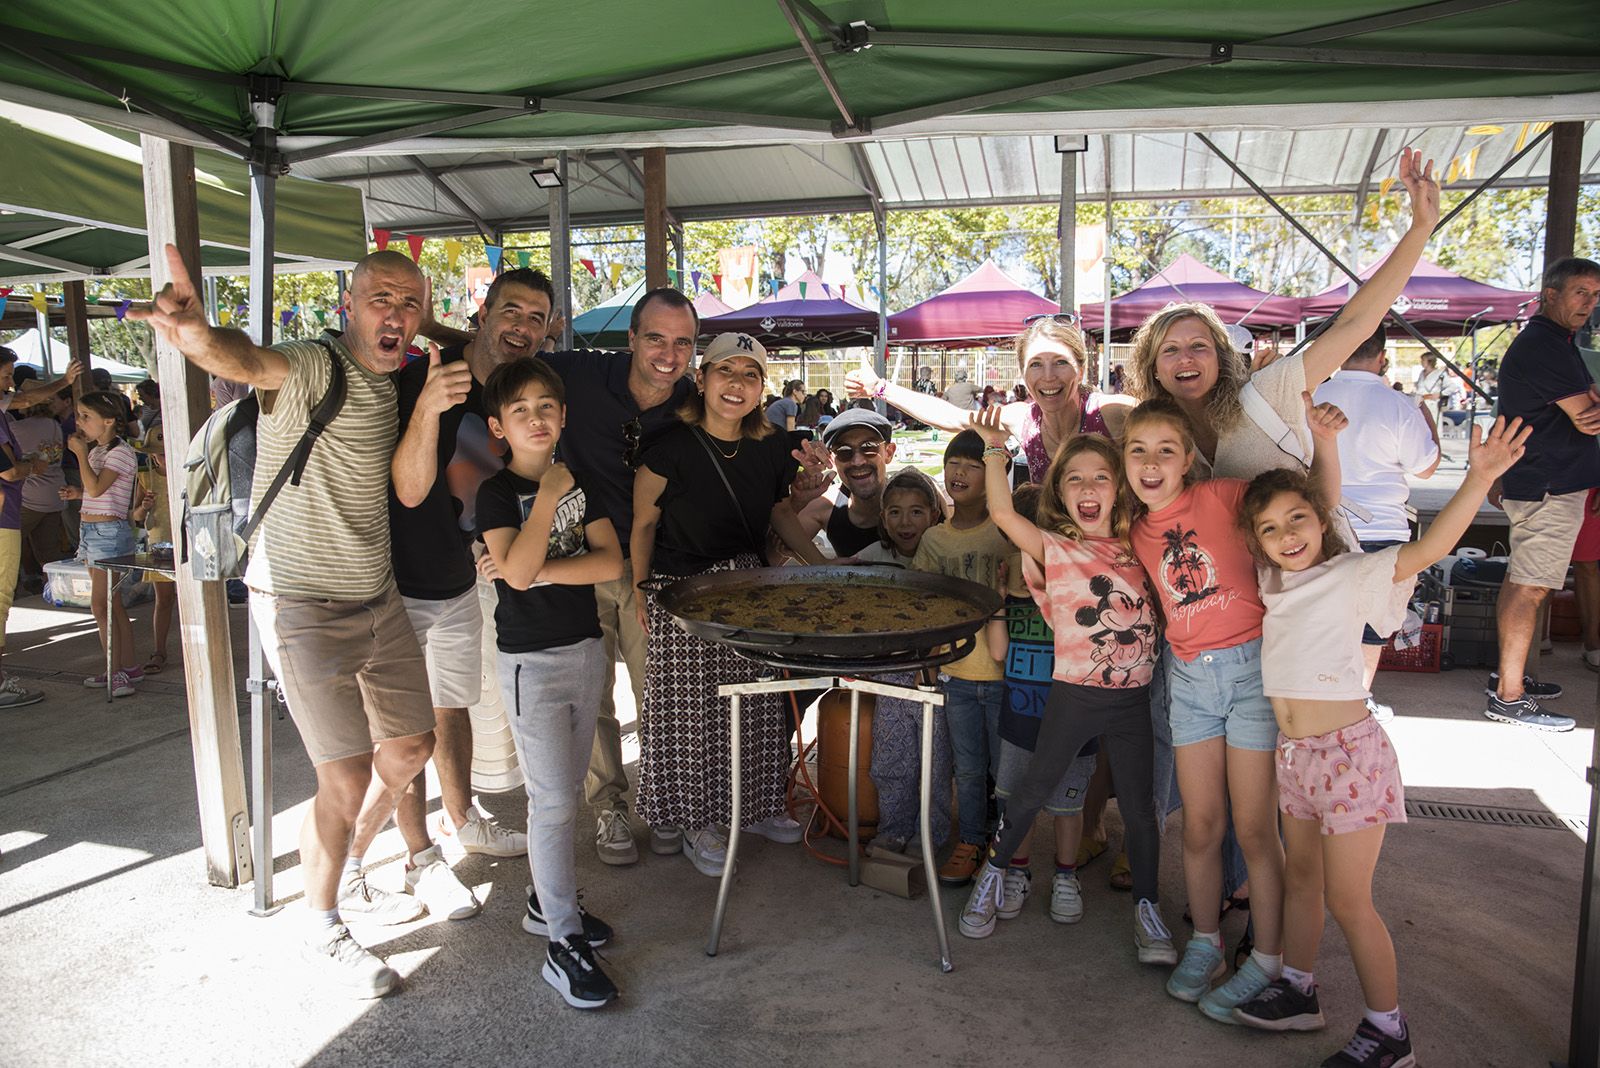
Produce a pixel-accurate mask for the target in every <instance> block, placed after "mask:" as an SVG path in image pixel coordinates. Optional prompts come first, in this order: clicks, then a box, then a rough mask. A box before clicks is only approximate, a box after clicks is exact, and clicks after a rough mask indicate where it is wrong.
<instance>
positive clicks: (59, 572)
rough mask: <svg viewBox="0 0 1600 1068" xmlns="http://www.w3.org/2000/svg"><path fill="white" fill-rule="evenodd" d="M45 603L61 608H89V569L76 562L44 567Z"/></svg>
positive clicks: (68, 561) (49, 564) (55, 563)
mask: <svg viewBox="0 0 1600 1068" xmlns="http://www.w3.org/2000/svg"><path fill="white" fill-rule="evenodd" d="M44 575H45V583H44V602H45V604H53V605H56V606H58V607H61V608H88V607H89V588H90V587H89V569H88V568H87V567H85V566H83V565H82V564H80V563H78V561H76V560H56V561H53V562H51V563H48V564H45V565H44Z"/></svg>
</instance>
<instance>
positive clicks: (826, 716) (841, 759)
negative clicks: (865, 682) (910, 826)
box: [817, 690, 878, 841]
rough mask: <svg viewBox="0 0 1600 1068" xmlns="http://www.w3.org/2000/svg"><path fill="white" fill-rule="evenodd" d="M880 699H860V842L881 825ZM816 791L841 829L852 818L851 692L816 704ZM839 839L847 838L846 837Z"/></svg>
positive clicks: (835, 692)
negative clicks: (877, 772)
mask: <svg viewBox="0 0 1600 1068" xmlns="http://www.w3.org/2000/svg"><path fill="white" fill-rule="evenodd" d="M876 704H877V699H876V698H874V697H873V696H872V694H870V693H864V694H862V695H861V721H860V724H859V727H860V729H859V732H858V734H857V738H858V739H859V740H858V741H857V743H856V744H857V745H858V746H859V751H858V753H857V757H856V759H857V766H858V768H859V774H858V776H857V779H856V782H857V786H856V808H857V811H858V815H859V816H860V819H861V838H862V840H863V841H864V840H866V839H868V838H870V837H872V833H873V830H874V829H875V828H876V827H877V825H878V791H877V790H876V789H874V788H873V785H872V776H871V775H869V774H868V769H869V768H871V767H872V713H873V709H874V708H875V706H876ZM817 789H818V791H819V792H820V793H821V794H822V803H823V804H824V805H826V806H827V807H828V809H829V810H830V811H831V812H832V813H833V815H834V817H835V818H836V819H838V821H839V824H840V826H844V825H845V823H846V821H847V820H849V818H850V691H849V690H829V691H828V692H827V693H825V694H823V695H822V699H821V700H820V701H818V702H817ZM836 837H840V838H842V837H844V835H843V834H839V835H836Z"/></svg>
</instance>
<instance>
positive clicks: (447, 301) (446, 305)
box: [444, 297, 452, 315]
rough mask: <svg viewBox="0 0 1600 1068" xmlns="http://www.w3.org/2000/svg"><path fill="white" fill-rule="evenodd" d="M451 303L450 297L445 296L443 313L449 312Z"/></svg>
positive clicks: (447, 313)
mask: <svg viewBox="0 0 1600 1068" xmlns="http://www.w3.org/2000/svg"><path fill="white" fill-rule="evenodd" d="M451 303H452V302H451V300H450V298H449V297H445V298H444V313H445V314H446V315H449V314H450V305H451Z"/></svg>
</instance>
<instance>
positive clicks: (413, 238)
mask: <svg viewBox="0 0 1600 1068" xmlns="http://www.w3.org/2000/svg"><path fill="white" fill-rule="evenodd" d="M426 240H427V238H425V237H423V236H422V235H421V234H407V235H406V244H407V245H409V246H410V247H411V261H412V262H413V263H421V262H422V243H423V242H424V241H426Z"/></svg>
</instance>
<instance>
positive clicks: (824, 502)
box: [790, 408, 894, 556]
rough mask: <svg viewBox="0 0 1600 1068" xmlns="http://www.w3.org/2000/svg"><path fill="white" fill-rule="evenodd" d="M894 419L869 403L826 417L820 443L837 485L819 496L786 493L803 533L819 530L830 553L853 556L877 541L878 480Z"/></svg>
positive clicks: (890, 449)
mask: <svg viewBox="0 0 1600 1068" xmlns="http://www.w3.org/2000/svg"><path fill="white" fill-rule="evenodd" d="M893 433H894V424H893V423H891V422H889V420H887V419H885V418H884V417H883V416H881V415H879V414H878V413H877V412H875V411H873V410H872V409H870V408H851V409H850V410H849V411H846V412H843V413H841V414H840V415H839V416H838V417H837V418H835V419H834V420H833V421H832V422H830V423H829V424H828V426H827V429H825V430H823V432H822V444H823V446H824V448H826V449H827V452H828V458H829V459H830V460H831V461H832V463H833V469H834V471H835V472H836V473H837V474H838V476H839V484H838V486H836V487H833V488H831V489H825V491H824V492H823V494H822V495H821V496H820V497H816V498H814V499H812V500H809V501H808V500H806V499H805V494H804V493H795V494H791V495H790V500H791V502H794V507H795V509H796V511H797V512H798V514H799V516H800V529H801V530H803V531H804V532H805V534H806V536H807V537H814V536H815V535H816V533H817V531H819V530H820V531H822V532H823V533H825V534H826V535H827V537H828V544H830V545H831V546H833V553H834V555H835V556H854V555H855V554H856V553H858V552H860V551H861V550H863V549H865V548H866V547H867V546H869V545H872V544H875V543H876V542H877V541H878V519H879V516H880V515H881V514H882V512H883V483H884V476H885V473H886V472H887V471H888V468H889V461H890V460H893V459H894V442H893V441H891V440H890V437H891V436H892V435H893Z"/></svg>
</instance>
